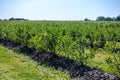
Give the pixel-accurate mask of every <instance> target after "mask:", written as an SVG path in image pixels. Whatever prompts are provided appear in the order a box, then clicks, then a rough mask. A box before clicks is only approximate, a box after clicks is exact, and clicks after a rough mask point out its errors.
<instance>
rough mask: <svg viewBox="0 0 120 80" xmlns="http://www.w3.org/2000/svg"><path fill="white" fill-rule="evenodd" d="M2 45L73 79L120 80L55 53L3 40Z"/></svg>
mask: <svg viewBox="0 0 120 80" xmlns="http://www.w3.org/2000/svg"><path fill="white" fill-rule="evenodd" d="M0 44H2V45H3V46H5V47H7V48H8V49H10V50H11V49H14V50H17V51H20V52H22V53H24V54H25V55H27V56H29V57H31V58H32V59H33V60H35V61H37V62H38V63H39V65H41V64H47V67H54V68H55V69H61V70H63V71H64V72H68V73H69V74H70V77H71V78H76V79H77V80H120V77H117V76H115V75H112V74H109V73H106V72H104V71H102V70H99V69H95V68H93V67H90V66H87V65H81V64H80V63H79V62H77V61H75V60H71V59H68V58H66V57H62V56H58V55H56V54H54V53H48V52H43V53H39V52H36V50H35V49H31V48H28V47H27V46H23V45H20V44H16V43H13V42H10V41H6V40H2V39H0Z"/></svg>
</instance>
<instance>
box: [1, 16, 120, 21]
mask: <svg viewBox="0 0 120 80" xmlns="http://www.w3.org/2000/svg"><path fill="white" fill-rule="evenodd" d="M0 21H28V19H24V18H13V17H11V18H9V19H4V20H2V19H0ZM84 21H93V20H90V19H88V18H85V19H84ZM96 21H120V15H118V16H117V17H112V18H111V17H104V16H98V17H97V18H96Z"/></svg>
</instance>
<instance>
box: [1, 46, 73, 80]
mask: <svg viewBox="0 0 120 80" xmlns="http://www.w3.org/2000/svg"><path fill="white" fill-rule="evenodd" d="M0 80H71V78H70V77H69V75H68V74H67V73H64V72H62V71H61V70H55V69H54V68H48V67H46V66H45V65H39V66H38V64H37V62H35V61H33V60H31V59H30V58H29V57H28V56H25V55H23V54H17V53H14V52H12V51H10V50H8V49H6V48H5V47H3V46H1V45H0Z"/></svg>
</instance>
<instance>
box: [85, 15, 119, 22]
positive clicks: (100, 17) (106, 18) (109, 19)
mask: <svg viewBox="0 0 120 80" xmlns="http://www.w3.org/2000/svg"><path fill="white" fill-rule="evenodd" d="M84 21H91V20H90V19H88V18H85V19H84ZM96 21H120V15H119V16H117V17H112V18H111V17H104V16H98V17H97V19H96Z"/></svg>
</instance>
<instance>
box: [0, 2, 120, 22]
mask: <svg viewBox="0 0 120 80" xmlns="http://www.w3.org/2000/svg"><path fill="white" fill-rule="evenodd" d="M118 15H120V0H0V19H8V18H10V17H15V18H26V19H31V20H83V19H84V18H89V19H93V20H95V19H96V17H97V16H106V17H109V16H110V17H116V16H118Z"/></svg>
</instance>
